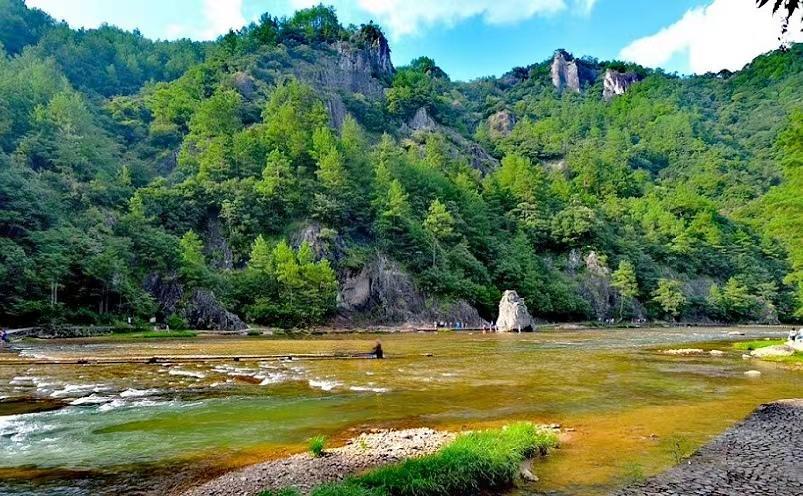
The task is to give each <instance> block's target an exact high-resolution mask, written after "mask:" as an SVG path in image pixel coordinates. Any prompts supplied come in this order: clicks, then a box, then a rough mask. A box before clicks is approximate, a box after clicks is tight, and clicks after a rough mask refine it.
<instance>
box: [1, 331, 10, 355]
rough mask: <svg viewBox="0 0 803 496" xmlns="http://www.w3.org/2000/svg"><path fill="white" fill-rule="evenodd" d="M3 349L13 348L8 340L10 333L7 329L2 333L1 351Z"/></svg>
mask: <svg viewBox="0 0 803 496" xmlns="http://www.w3.org/2000/svg"><path fill="white" fill-rule="evenodd" d="M3 348H11V343H10V342H9V340H8V331H6V330H5V329H3V331H2V332H0V350H1V349H3Z"/></svg>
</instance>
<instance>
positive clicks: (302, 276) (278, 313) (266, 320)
mask: <svg viewBox="0 0 803 496" xmlns="http://www.w3.org/2000/svg"><path fill="white" fill-rule="evenodd" d="M234 283H235V286H236V289H235V293H236V295H237V298H238V302H239V303H238V306H240V307H241V308H242V309H243V310H244V312H243V313H244V314H245V315H247V316H248V318H249V319H251V320H253V321H255V322H259V323H261V324H267V325H275V326H279V327H294V326H303V325H312V324H318V323H322V322H324V321H325V319H326V318H327V317H329V316H330V315H331V314H332V312H333V311H334V309H335V297H336V294H337V280H336V278H335V273H334V271H333V270H332V267H331V265H330V264H329V261H328V260H325V259H324V260H321V261H318V262H316V261H315V260H314V255H313V253H312V249H311V248H310V246H309V245H308V244H306V243H304V244H302V245H301V246H300V247H299V249H298V250H297V251H296V250H293V249H292V248H291V247H290V246H289V245H288V244H287V243H286V242H284V241H280V242H279V243H278V244H277V245H276V246H275V247H274V248H273V250H270V249H269V247H268V244H267V242H266V241H265V239H264V238H263V237H262V236H259V237H257V238H256V240H255V241H254V244H253V247H252V249H251V258H250V259H249V262H248V267H247V269H246V270H245V271H244V272H242V273H240V274H238V275H237V276H236V277H235V279H234Z"/></svg>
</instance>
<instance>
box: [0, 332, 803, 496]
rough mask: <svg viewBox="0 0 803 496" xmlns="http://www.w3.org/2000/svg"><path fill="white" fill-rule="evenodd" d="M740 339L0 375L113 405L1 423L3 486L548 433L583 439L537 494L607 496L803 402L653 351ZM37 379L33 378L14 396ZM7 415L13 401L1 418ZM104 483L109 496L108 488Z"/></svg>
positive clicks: (113, 483)
mask: <svg viewBox="0 0 803 496" xmlns="http://www.w3.org/2000/svg"><path fill="white" fill-rule="evenodd" d="M740 330H741V331H743V332H746V333H748V335H747V336H746V338H745V337H740V339H750V338H753V337H764V336H776V337H777V336H780V335H781V334H782V332H783V331H782V329H754V330H753V329H740ZM727 331H728V329H712V328H705V329H695V328H689V329H686V328H669V329H637V330H632V329H628V330H624V329H623V330H584V331H569V332H567V331H548V332H541V333H533V334H520V335H519V334H515V335H495V334H488V335H482V334H479V333H475V334H470V333H439V334H399V335H387V336H381V339H382V340H383V347H384V348H385V350H386V352H387V356H388V359H386V360H348V361H337V360H335V361H315V362H313V361H302V360H295V361H271V362H239V363H229V364H220V363H197V364H181V365H175V366H170V367H168V366H162V365H147V364H130V365H114V366H107V365H85V366H82V365H70V366H48V365H36V366H2V365H0V396H9V397H10V398H9V399H13V398H16V399H20V398H25V397H36V396H43V397H47V398H54V399H57V400H59V401H65V402H66V403H68V402H70V401H74V399H73V397H72V396H70V395H71V394H73V393H71V392H70V390H69V386H81V385H83V386H85V387H90V386H91V389H84V390H83V392H82V393H81V394H82V395H83V396H82V398H87V397H91V396H92V395H94V396H95V400H96V401H97V402H96V403H92V402H91V401H90V402H85V403H79V404H76V405H72V406H68V407H66V408H63V409H60V410H56V411H52V412H41V413H32V414H30V415H16V416H12V417H9V416H6V417H0V439H3V440H9V441H10V442H9V443H5V444H4V445H3V447H0V467H4V468H0V472H3V471H10V470H14V471H16V472H15V473H16V474H17V475H16V476H14V477H4V482H0V491H2V492H4V493H6V492H8V493H12V492H11V491H16V489H15V488H14V487H15V486H14V485H13V484H12V483H11V482H10V481H9V479H16V480H17V481H19V480H20V476H19V471H20V470H23V471H24V467H30V470H32V471H34V470H35V471H36V475H31V478H32V479H33V480H34V481H40V480H44V479H45V477H43V476H42V474H45V473H47V472H48V471H51V473H53V474H58V473H62V472H63V471H65V470H66V471H70V470H80V471H82V473H85V474H86V473H89V475H82V476H80V477H78V476H77V477H75V478H74V479H58V477H56V479H58V481H59V483H60V484H66V485H67V486H70V485H81V487H87V488H89V489H86V490H81V491H78V492H74V494H116V493H119V492H125V491H133V490H144V491H146V492H147V490H150V491H151V492H153V493H159V492H160V491H161V492H166V491H167V490H168V489H170V488H171V487H173V485H174V484H175V480H177V479H183V480H186V479H192V478H205V477H209V476H211V475H214V473H215V471H222V470H226V469H227V468H234V467H238V466H242V465H244V464H247V463H253V462H256V461H259V460H261V459H265V458H268V457H274V456H278V455H280V454H283V453H286V452H288V451H303V450H304V449H305V448H304V443H305V441H306V440H307V439H308V438H309V437H311V436H312V435H315V434H323V435H326V436H327V437H328V438H330V439H332V442H333V443H334V444H336V443H337V442H339V441H342V440H343V439H345V438H348V437H351V436H352V435H353V434H354V430H364V429H370V428H374V427H417V426H430V427H436V428H446V429H449V428H452V429H455V430H462V429H464V428H477V427H482V426H489V427H493V426H498V425H502V424H503V423H506V422H510V421H512V420H531V421H536V422H542V423H560V424H562V425H563V426H565V427H568V428H571V429H574V431H573V432H567V433H566V434H565V439H564V442H563V443H562V444H563V446H562V448H561V449H560V450H558V451H556V452H555V453H554V455H553V456H551V457H549V458H548V459H546V460H544V462H543V463H542V464H541V465H539V466H538V467H537V469H536V471H537V473H538V475H539V477H540V478H541V481H540V482H539V483H537V484H536V485H535V486H534V488H533V490H538V491H557V492H568V493H583V494H594V493H598V494H602V493H604V492H605V491H607V490H608V489H610V488H611V487H615V486H616V485H617V484H620V483H621V482H622V480H623V478H624V477H626V476H627V474H629V473H630V474H632V473H633V472H634V470H633V467H634V466H636V465H637V466H638V467H639V470H640V471H641V472H642V473H644V474H645V475H649V474H651V473H655V472H656V471H658V470H661V469H663V468H666V467H668V466H669V465H671V464H672V463H674V458H673V449H674V448H673V446H674V444H675V443H674V441H673V440H681V441H682V442H683V444H684V445H688V446H690V447H695V446H699V445H700V444H702V443H703V442H705V441H706V440H707V439H709V438H710V437H711V436H713V435H715V434H717V433H718V432H720V431H722V430H723V429H725V428H726V427H728V426H729V425H730V424H732V423H733V422H735V421H737V420H739V419H740V418H742V417H744V416H745V415H747V414H748V413H749V412H750V411H751V410H752V409H753V408H754V407H755V406H756V405H758V404H759V403H761V402H765V401H770V400H774V399H778V398H782V397H791V396H795V395H798V396H799V395H800V385H801V376H800V373H799V372H796V371H790V370H785V369H782V368H778V367H777V366H775V365H774V364H771V363H763V362H752V361H751V362H745V361H743V360H742V359H741V352H736V351H733V352H726V354H725V355H724V356H721V357H713V356H709V355H705V356H691V357H676V356H667V355H665V354H662V353H656V352H655V351H654V350H656V349H660V348H669V347H677V346H678V345H681V344H684V343H691V342H696V343H703V344H695V347H702V348H705V349H713V348H717V349H721V350H727V349H729V348H730V344H729V343H722V342H715V341H722V340H726V339H730V338H728V337H727ZM375 338H376V336H370V335H342V336H323V337H314V338H307V339H269V338H254V337H247V338H246V337H225V338H209V337H198V338H195V339H192V340H181V339H178V340H170V341H150V340H148V341H147V342H137V343H125V342H115V341H114V340H105V339H103V338H98V339H88V340H79V341H74V340H70V341H48V342H44V343H36V344H33V345H30V347H29V349H27V350H26V354H28V355H46V356H48V357H58V358H74V357H81V356H86V355H87V354H91V355H93V356H107V357H111V356H128V357H134V356H152V355H165V354H171V355H181V354H186V355H194V354H199V353H203V354H256V353H263V354H267V353H298V352H310V351H311V352H354V351H367V350H369V349H370V348H371V347H372V345H373V341H374V339H375ZM427 353H432V354H433V355H434V356H431V357H430V356H425V354H427ZM2 360H3V358H2V357H0V364H2ZM754 367H760V369H761V370H762V376H761V378H759V379H750V378H746V377H745V376H744V371H745V370H747V369H748V368H754ZM21 377H22V378H33V379H30V380H28V379H26V380H18V381H16V382H17V383H19V384H17V385H11V384H10V383H11V382H14V381H15V379H19V378H21ZM95 390H97V391H95ZM53 395H55V396H53ZM77 400H78V401H81V398H77ZM2 408H3V403H2V402H0V415H4V414H5V413H4V412H3V411H2ZM9 413H10V412H9ZM17 413H19V411H18V410H17ZM154 467H171V468H172V470H168V471H158V470H156V471H154V470H153V468H154ZM210 467H213V468H212V470H210ZM165 472H167V474H169V476H168V475H166V473H165ZM32 474H33V472H32ZM92 474H95V475H92ZM0 475H6V473H0ZM93 477H95V478H96V479H95V480H96V481H102V484H100V483H98V484H94V485H93ZM52 482H53V481H49V482H47V483H46V484H43V485H38V486H35V487H34V488H33V489H32V488H31V486H30V483H28V485H27V486H26V491H25V492H26V493H30V492H31V491H32V492H33V494H37V493H38V494H47V488H48V487H52ZM3 484H6V487H3ZM48 484H51V485H48ZM18 492H20V491H18ZM12 494H13V493H12ZM51 494H56V493H51Z"/></svg>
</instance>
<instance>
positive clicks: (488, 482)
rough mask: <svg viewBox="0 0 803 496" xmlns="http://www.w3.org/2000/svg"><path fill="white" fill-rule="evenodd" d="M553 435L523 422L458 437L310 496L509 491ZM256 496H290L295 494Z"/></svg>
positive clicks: (420, 495) (551, 441) (414, 495)
mask: <svg viewBox="0 0 803 496" xmlns="http://www.w3.org/2000/svg"><path fill="white" fill-rule="evenodd" d="M556 445H557V436H556V435H555V433H554V432H552V431H548V430H545V429H542V428H539V427H536V426H535V425H533V424H531V423H529V422H522V423H517V424H513V425H510V426H508V427H506V428H503V429H492V430H486V431H478V432H471V433H467V434H462V435H460V436H458V437H457V439H455V440H454V441H453V442H452V443H450V444H449V445H448V446H445V447H444V448H441V450H440V451H438V452H437V453H434V454H432V455H428V456H424V457H422V458H411V459H409V460H406V461H404V462H401V463H397V464H394V465H389V466H387V467H382V468H378V469H375V470H372V471H369V472H368V473H366V474H363V475H358V476H354V477H350V478H348V479H346V480H345V481H343V482H340V483H335V484H327V485H324V486H320V487H318V488H316V489H314V490H313V491H312V496H461V495H464V494H479V493H482V492H485V491H491V490H496V489H503V488H507V487H510V486H511V485H512V484H513V482H514V481H515V480H516V478H517V477H518V475H519V466H520V464H521V462H523V461H524V460H526V459H528V458H532V457H534V456H536V455H543V454H546V453H547V451H548V450H549V449H550V448H553V447H555V446H556ZM286 491H287V490H283V491H279V492H270V491H267V492H263V493H261V495H260V496H295V495H297V494H298V493H297V492H286Z"/></svg>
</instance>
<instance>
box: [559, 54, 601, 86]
mask: <svg viewBox="0 0 803 496" xmlns="http://www.w3.org/2000/svg"><path fill="white" fill-rule="evenodd" d="M551 74H552V84H553V85H554V86H555V88H557V89H558V90H563V89H566V88H568V89H570V90H572V91H576V92H578V93H579V92H580V89H581V88H582V87H583V86H584V85H586V84H588V83H593V82H594V80H595V79H596V78H597V71H596V69H595V68H594V67H592V66H590V65H589V64H587V63H585V62H583V61H582V60H578V59H575V58H574V57H573V56H572V54H570V53H569V52H567V51H566V50H564V49H562V48H561V49H558V50H556V51H555V55H554V56H553V57H552V68H551Z"/></svg>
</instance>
